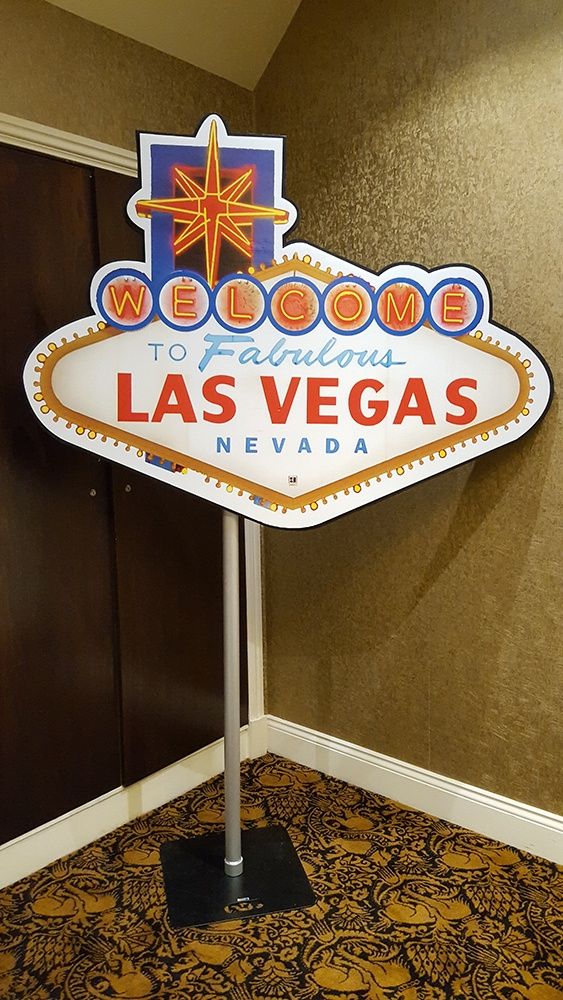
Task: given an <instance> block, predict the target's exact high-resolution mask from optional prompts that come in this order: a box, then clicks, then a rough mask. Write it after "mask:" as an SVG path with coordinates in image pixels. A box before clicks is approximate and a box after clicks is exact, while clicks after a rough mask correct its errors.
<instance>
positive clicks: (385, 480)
mask: <svg viewBox="0 0 563 1000" xmlns="http://www.w3.org/2000/svg"><path fill="white" fill-rule="evenodd" d="M282 158H283V140H282V139H281V138H276V137H261V136H232V135H229V134H228V133H227V131H226V129H225V126H224V124H223V122H222V121H221V119H220V118H219V117H218V116H217V115H210V116H209V117H208V118H207V119H206V120H205V121H204V122H203V124H202V125H201V127H200V129H199V131H198V132H197V134H196V136H195V137H193V138H190V137H180V136H168V135H152V134H145V133H141V134H140V136H139V167H140V177H141V188H140V190H139V191H138V192H137V193H136V194H135V195H134V197H133V198H132V199H131V201H130V202H129V205H128V214H129V217H130V218H131V219H132V221H133V222H135V223H136V224H137V225H139V226H141V227H142V228H143V230H144V234H145V258H146V259H145V261H119V262H117V263H114V264H110V265H107V266H105V267H103V268H101V269H100V270H99V271H98V272H97V274H96V275H95V276H94V278H93V280H92V286H91V301H92V311H93V314H92V315H91V316H88V317H86V318H84V319H79V320H77V321H76V322H73V323H71V324H69V325H68V326H65V327H63V328H61V329H59V330H57V331H56V332H54V333H53V334H50V335H49V336H48V337H46V338H45V339H44V340H43V341H42V342H41V343H40V344H39V345H38V346H37V348H36V349H35V350H34V351H33V353H32V355H30V357H29V359H28V361H27V364H26V368H25V373H24V382H25V388H26V392H27V395H28V397H29V400H30V403H31V405H32V407H33V409H34V411H35V413H36V415H37V416H38V418H39V419H40V420H41V421H42V422H43V423H44V424H45V426H46V427H47V428H48V429H49V430H50V431H52V432H53V433H54V434H56V435H57V436H59V437H60V438H62V439H63V440H64V441H67V442H70V443H72V444H77V445H79V446H80V447H83V448H86V449H87V450H89V451H92V452H94V453H95V454H97V455H101V456H102V457H104V458H110V459H112V460H113V461H118V462H120V463H121V464H123V465H126V466H129V467H131V468H133V469H135V470H137V471H139V472H142V473H144V474H146V475H150V476H153V477H155V478H157V479H161V480H162V481H164V482H167V483H169V484H171V485H173V486H176V487H178V488H180V489H183V490H186V491H187V492H189V493H192V494H195V495H196V496H200V497H203V498H205V499H207V500H211V501H213V502H214V503H216V504H219V505H220V506H222V507H226V508H228V509H230V510H234V511H236V512H238V513H240V514H242V515H244V516H246V517H249V518H251V519H254V520H257V521H260V522H262V523H264V524H269V525H274V526H276V527H283V528H302V527H308V526H312V525H318V524H321V523H322V522H324V521H328V520H330V519H332V518H334V517H337V516H339V515H340V514H343V513H346V512H347V511H350V510H352V509H354V508H356V507H360V506H363V505H364V504H367V503H370V502H372V501H374V500H378V499H380V498H381V497H384V496H387V495H388V494H390V493H393V492H395V491H397V490H400V489H403V488H404V487H406V486H409V485H412V484H414V483H416V482H419V481H421V480H422V479H426V478H428V477H430V476H433V475H436V474H437V473H438V472H442V471H443V470H445V469H448V468H451V467H452V466H455V465H459V464H461V463H462V462H466V461H469V460H470V459H473V458H476V457H477V456H479V455H482V454H484V453H486V452H488V451H490V450H491V449H494V448H498V447H500V446H502V445H504V444H508V443H510V442H511V441H514V440H516V439H517V438H519V437H521V436H522V435H523V434H525V433H526V432H527V431H528V430H530V429H531V428H532V427H533V426H534V424H536V423H537V422H538V420H539V419H540V418H541V417H542V416H543V414H544V413H545V411H546V410H547V407H548V406H549V403H550V400H551V393H552V382H551V375H550V372H549V369H548V367H547V365H546V363H545V361H543V359H542V358H541V356H540V355H539V354H538V352H537V351H535V350H534V349H533V348H532V347H531V346H530V345H529V344H528V343H527V342H526V341H525V340H523V339H521V338H520V337H518V336H517V335H516V334H515V333H512V332H511V331H509V330H506V329H505V328H504V327H501V326H499V325H498V324H496V323H494V322H493V321H492V319H491V302H490V295H489V289H488V285H487V283H486V281H485V279H484V278H483V276H482V275H481V274H480V273H479V272H478V271H476V270H475V269H473V268H471V267H468V266H466V265H457V264H456V265H453V264H448V265H445V266H444V267H440V268H438V269H436V270H433V271H427V270H425V268H423V267H421V266H419V265H416V264H394V265H393V266H391V267H388V268H385V269H384V270H383V271H381V272H379V273H374V272H371V271H368V270H367V269H365V268H362V267H359V266H357V265H355V264H351V263H349V262H348V261H346V260H343V259H341V258H338V257H336V256H334V255H332V254H330V253H328V252H327V251H325V250H321V249H319V248H317V247H315V246H312V245H309V244H307V243H302V242H299V243H293V244H289V245H286V246H284V245H283V235H284V233H286V232H287V231H288V230H289V229H290V228H291V227H292V226H293V224H294V223H295V220H296V210H295V208H294V206H293V205H292V204H291V203H290V202H288V201H287V200H286V199H285V198H284V197H283V193H282V179H283V178H282Z"/></svg>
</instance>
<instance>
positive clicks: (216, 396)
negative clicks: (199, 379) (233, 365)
mask: <svg viewBox="0 0 563 1000" xmlns="http://www.w3.org/2000/svg"><path fill="white" fill-rule="evenodd" d="M234 384H235V380H234V378H233V376H232V375H214V376H213V378H208V379H207V382H204V383H203V388H202V390H201V391H202V393H203V398H204V399H206V400H207V402H208V403H212V404H213V406H220V407H221V410H220V412H219V413H209V411H208V410H204V411H203V419H204V420H207V421H209V423H210V424H226V423H227V421H228V420H232V419H233V417H234V415H235V413H236V412H237V408H236V406H235V402H234V400H233V399H231V397H230V396H225V394H224V393H223V392H218V391H217V386H218V385H234Z"/></svg>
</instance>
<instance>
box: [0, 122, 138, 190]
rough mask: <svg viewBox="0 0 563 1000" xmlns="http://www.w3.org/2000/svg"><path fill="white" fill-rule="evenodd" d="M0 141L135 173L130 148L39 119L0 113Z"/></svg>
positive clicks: (108, 168) (66, 158) (124, 172)
mask: <svg viewBox="0 0 563 1000" xmlns="http://www.w3.org/2000/svg"><path fill="white" fill-rule="evenodd" d="M0 142H5V143H7V144H8V145H9V146H19V147H20V148H21V149H31V150H33V151H34V152H36V153H49V154H50V155H51V156H59V157H62V158H63V159H65V160H71V161H72V162H73V163H85V164H87V165H88V166H90V167H102V169H103V170H114V171H115V172H116V173H118V174H129V175H131V176H135V175H136V174H137V154H136V152H134V151H133V150H130V149H120V148H119V146H110V145H109V144H108V143H107V142H98V141H97V140H96V139H87V138H85V137H84V136H81V135H73V134H72V132H63V131H61V129H58V128H50V127H49V126H48V125H41V124H39V122H30V121H26V120H25V119H24V118H15V117H14V116H13V115H5V114H1V113H0Z"/></svg>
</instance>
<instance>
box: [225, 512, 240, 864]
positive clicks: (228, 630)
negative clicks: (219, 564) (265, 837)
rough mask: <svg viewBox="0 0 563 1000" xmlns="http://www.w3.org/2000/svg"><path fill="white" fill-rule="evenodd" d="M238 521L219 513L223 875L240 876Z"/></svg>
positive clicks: (230, 514)
mask: <svg viewBox="0 0 563 1000" xmlns="http://www.w3.org/2000/svg"><path fill="white" fill-rule="evenodd" d="M238 531H239V521H238V515H237V514H233V513H232V512H231V511H229V510H224V511H223V670H224V677H223V683H224V709H225V874H226V875H230V876H236V875H241V874H242V869H243V860H242V851H241V833H240V634H239V631H240V628H239V544H238Z"/></svg>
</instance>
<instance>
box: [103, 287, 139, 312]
mask: <svg viewBox="0 0 563 1000" xmlns="http://www.w3.org/2000/svg"><path fill="white" fill-rule="evenodd" d="M146 290H147V289H146V285H138V286H137V301H136V302H135V299H134V298H133V296H132V295H131V290H130V289H129V288H122V290H121V301H119V300H118V298H117V295H116V291H115V286H114V285H110V286H109V293H110V295H111V300H112V302H113V308H114V309H115V311H116V313H117V315H118V318H119V319H121V317H122V316H123V313H124V311H125V306H126V305H128V304H129V305H130V306H131V308H132V310H133V312H134V314H135V316H137V317H139V316H140V315H141V309H142V308H143V299H144V297H145V292H146Z"/></svg>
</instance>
